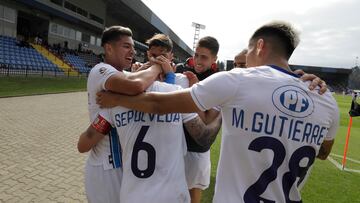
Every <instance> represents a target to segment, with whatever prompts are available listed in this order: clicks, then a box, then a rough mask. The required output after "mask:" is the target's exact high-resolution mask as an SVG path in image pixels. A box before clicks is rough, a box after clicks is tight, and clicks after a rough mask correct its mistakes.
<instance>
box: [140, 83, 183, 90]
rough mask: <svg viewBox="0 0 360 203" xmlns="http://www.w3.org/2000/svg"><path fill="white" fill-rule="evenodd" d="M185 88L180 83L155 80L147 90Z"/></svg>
mask: <svg viewBox="0 0 360 203" xmlns="http://www.w3.org/2000/svg"><path fill="white" fill-rule="evenodd" d="M180 89H183V88H182V87H181V86H179V85H175V84H168V83H165V82H160V81H155V82H154V83H153V84H152V85H150V87H149V88H148V89H147V90H146V91H147V92H172V91H176V90H180Z"/></svg>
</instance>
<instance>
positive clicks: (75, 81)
mask: <svg viewBox="0 0 360 203" xmlns="http://www.w3.org/2000/svg"><path fill="white" fill-rule="evenodd" d="M74 91H86V78H77V77H69V78H67V77H48V78H46V77H44V78H42V77H38V76H31V77H20V76H17V77H0V97H9V96H25V95H34V94H48V93H60V92H74Z"/></svg>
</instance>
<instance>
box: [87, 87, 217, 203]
mask: <svg viewBox="0 0 360 203" xmlns="http://www.w3.org/2000/svg"><path fill="white" fill-rule="evenodd" d="M179 88H180V87H179V86H175V85H170V84H166V83H162V82H158V81H156V82H154V83H153V85H152V86H150V88H149V89H148V91H156V92H168V91H174V90H178V89H179ZM220 118H221V117H220V116H219V117H218V118H217V119H215V120H214V121H213V122H212V123H211V124H209V125H205V124H204V123H203V122H202V120H201V119H200V118H199V117H198V116H197V114H179V113H171V114H166V115H157V114H146V113H142V112H138V111H135V110H131V109H127V108H123V107H115V108H113V109H104V110H103V111H101V112H100V115H99V116H98V118H97V119H96V120H95V121H94V122H93V123H92V126H90V127H89V128H88V129H87V131H86V132H84V133H83V134H82V136H87V137H88V136H90V137H104V136H105V135H106V134H107V133H109V132H111V131H112V130H111V126H114V127H116V130H117V133H118V135H119V138H120V143H121V149H122V160H123V177H122V181H123V184H122V185H121V189H120V191H119V192H120V195H119V197H120V202H149V203H151V202H184V203H185V202H186V203H188V202H190V196H189V192H188V187H187V183H186V179H185V170H184V155H185V153H186V143H185V137H184V133H183V123H184V126H185V127H186V129H187V130H188V132H189V133H190V135H192V136H194V139H195V140H196V141H197V142H199V143H200V144H203V145H205V144H206V145H207V144H209V143H212V142H213V141H214V140H215V138H216V135H217V133H218V131H219V129H220V126H221V122H220V121H221V119H220Z"/></svg>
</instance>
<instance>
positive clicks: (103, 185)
mask: <svg viewBox="0 0 360 203" xmlns="http://www.w3.org/2000/svg"><path fill="white" fill-rule="evenodd" d="M121 179H122V168H116V169H110V170H104V167H103V166H102V165H100V166H93V165H90V164H88V163H86V166H85V192H86V197H87V200H88V202H89V203H100V202H101V203H118V202H120V185H121Z"/></svg>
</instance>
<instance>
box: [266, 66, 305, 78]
mask: <svg viewBox="0 0 360 203" xmlns="http://www.w3.org/2000/svg"><path fill="white" fill-rule="evenodd" d="M268 66H270V67H271V68H273V69H275V70H278V71H280V72H283V73H285V74H288V75H291V76H293V77H296V78H300V76H299V75H296V74H295V73H292V72H289V71H287V70H285V69H283V68H280V67H279V66H275V65H268Z"/></svg>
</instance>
